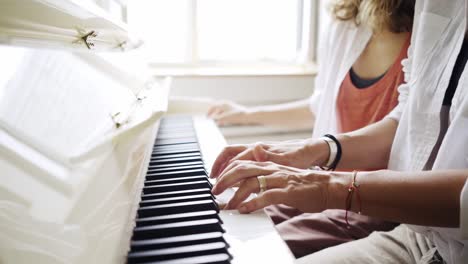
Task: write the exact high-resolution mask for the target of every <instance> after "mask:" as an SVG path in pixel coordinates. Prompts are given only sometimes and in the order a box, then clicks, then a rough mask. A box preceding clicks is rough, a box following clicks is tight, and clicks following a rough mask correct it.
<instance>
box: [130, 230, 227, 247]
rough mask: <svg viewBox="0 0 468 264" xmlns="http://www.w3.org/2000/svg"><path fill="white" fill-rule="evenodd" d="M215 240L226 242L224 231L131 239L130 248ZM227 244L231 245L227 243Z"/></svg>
mask: <svg viewBox="0 0 468 264" xmlns="http://www.w3.org/2000/svg"><path fill="white" fill-rule="evenodd" d="M214 242H224V243H226V241H225V240H224V238H223V233H222V232H210V233H201V234H192V235H183V236H173V237H164V238H154V239H143V240H136V241H131V244H130V248H131V250H132V251H142V250H152V249H162V248H171V247H181V246H190V245H196V244H206V243H214ZM226 245H227V246H229V245H228V244H227V243H226Z"/></svg>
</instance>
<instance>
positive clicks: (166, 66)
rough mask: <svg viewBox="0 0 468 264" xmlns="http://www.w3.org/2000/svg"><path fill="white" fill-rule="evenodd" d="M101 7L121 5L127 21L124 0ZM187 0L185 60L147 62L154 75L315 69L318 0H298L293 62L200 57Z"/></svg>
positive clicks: (193, 4) (104, 0) (192, 1)
mask: <svg viewBox="0 0 468 264" xmlns="http://www.w3.org/2000/svg"><path fill="white" fill-rule="evenodd" d="M95 1H96V2H97V4H98V5H100V6H101V7H102V8H104V9H106V10H108V11H110V6H111V2H112V3H113V4H119V5H120V6H121V15H122V18H121V19H122V20H123V21H124V22H127V1H126V0H95ZM187 1H189V7H190V8H189V11H188V12H189V14H187V16H188V19H187V23H188V24H189V30H188V34H189V35H190V37H189V38H188V39H189V41H188V42H187V45H186V58H185V61H184V62H177V63H170V62H168V63H163V62H150V63H149V66H150V67H151V68H152V69H154V71H155V73H156V75H172V76H177V75H196V76H198V75H216V76H220V75H221V76H222V75H229V76H230V75H309V74H316V72H317V70H316V69H317V40H318V27H319V13H320V12H319V10H320V3H319V2H320V1H314V0H297V1H298V14H299V16H298V19H297V27H296V28H297V34H296V35H297V41H296V42H297V49H296V58H295V60H294V62H279V61H250V62H230V61H203V60H200V57H199V53H198V46H197V45H198V40H197V38H198V33H197V28H198V25H197V12H196V10H197V2H198V1H199V0H187Z"/></svg>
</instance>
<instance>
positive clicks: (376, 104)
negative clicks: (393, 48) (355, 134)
mask: <svg viewBox="0 0 468 264" xmlns="http://www.w3.org/2000/svg"><path fill="white" fill-rule="evenodd" d="M409 43H410V37H409V38H408V40H407V41H406V42H405V44H404V45H403V47H402V49H401V51H400V54H399V55H398V58H397V59H396V60H395V62H394V63H393V65H392V66H391V67H390V68H389V69H388V70H387V72H386V73H385V75H384V76H383V77H382V78H381V79H380V80H378V81H377V82H376V83H374V84H372V85H370V86H369V87H366V88H357V87H356V86H355V85H354V84H353V82H352V81H351V77H350V73H349V72H348V74H347V75H346V77H345V79H344V80H343V82H342V83H341V87H340V91H339V93H338V98H337V102H336V107H337V114H338V132H340V133H345V132H349V131H353V130H356V129H359V128H362V127H365V126H367V125H370V124H372V123H375V122H377V121H379V120H381V119H382V118H384V117H385V116H386V115H387V114H388V113H390V111H392V110H393V108H394V107H395V106H396V105H397V103H398V86H400V84H402V83H403V82H404V73H403V71H402V68H403V66H402V65H401V60H403V59H404V58H406V56H407V51H408V47H409Z"/></svg>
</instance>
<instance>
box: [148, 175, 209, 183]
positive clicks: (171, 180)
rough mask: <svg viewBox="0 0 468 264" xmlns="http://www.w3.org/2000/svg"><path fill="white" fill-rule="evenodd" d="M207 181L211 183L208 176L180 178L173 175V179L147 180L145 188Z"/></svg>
mask: <svg viewBox="0 0 468 264" xmlns="http://www.w3.org/2000/svg"><path fill="white" fill-rule="evenodd" d="M201 180H205V181H208V182H209V178H208V176H206V175H195V176H187V177H178V175H173V176H172V177H170V178H169V177H168V178H163V179H159V178H158V179H157V180H152V179H150V180H146V181H145V183H144V184H145V186H159V185H161V184H172V183H181V182H183V183H187V182H193V181H201Z"/></svg>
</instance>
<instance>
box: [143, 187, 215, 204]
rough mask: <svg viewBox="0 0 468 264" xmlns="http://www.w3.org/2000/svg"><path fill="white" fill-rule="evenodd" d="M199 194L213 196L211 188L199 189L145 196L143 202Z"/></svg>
mask: <svg viewBox="0 0 468 264" xmlns="http://www.w3.org/2000/svg"><path fill="white" fill-rule="evenodd" d="M197 194H211V190H210V188H199V189H189V190H182V191H172V192H158V193H151V194H143V195H142V196H141V200H143V201H144V200H151V199H158V198H170V197H178V196H186V195H197Z"/></svg>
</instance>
